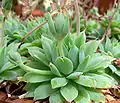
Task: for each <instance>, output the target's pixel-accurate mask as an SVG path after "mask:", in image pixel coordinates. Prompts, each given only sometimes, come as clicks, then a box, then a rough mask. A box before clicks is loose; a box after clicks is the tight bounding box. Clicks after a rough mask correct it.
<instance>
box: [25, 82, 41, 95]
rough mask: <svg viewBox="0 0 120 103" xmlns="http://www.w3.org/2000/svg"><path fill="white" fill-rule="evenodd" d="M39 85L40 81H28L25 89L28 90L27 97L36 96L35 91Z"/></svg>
mask: <svg viewBox="0 0 120 103" xmlns="http://www.w3.org/2000/svg"><path fill="white" fill-rule="evenodd" d="M39 85H40V84H39V83H27V84H26V86H25V90H27V94H26V95H25V97H34V91H35V89H36V88H37V87H38V86H39Z"/></svg>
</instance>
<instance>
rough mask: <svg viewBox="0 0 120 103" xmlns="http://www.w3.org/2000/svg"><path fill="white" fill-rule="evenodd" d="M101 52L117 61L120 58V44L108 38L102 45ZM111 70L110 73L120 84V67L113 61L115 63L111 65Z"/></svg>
mask: <svg viewBox="0 0 120 103" xmlns="http://www.w3.org/2000/svg"><path fill="white" fill-rule="evenodd" d="M100 50H101V51H102V52H105V53H107V54H108V55H110V56H111V57H113V58H114V59H115V60H116V59H119V58H120V42H118V40H117V39H115V38H112V39H109V38H108V37H106V41H105V42H104V43H103V44H101V45H100ZM109 69H110V71H109V72H108V73H109V74H111V75H113V76H114V77H115V78H116V79H117V80H118V82H120V79H119V78H120V67H119V66H117V64H115V63H114V61H113V63H112V64H110V65H109Z"/></svg>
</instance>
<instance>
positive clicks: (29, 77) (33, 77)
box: [24, 72, 52, 83]
mask: <svg viewBox="0 0 120 103" xmlns="http://www.w3.org/2000/svg"><path fill="white" fill-rule="evenodd" d="M51 78H52V77H51V76H46V75H45V76H44V75H40V74H37V73H32V72H28V73H26V74H25V75H24V80H26V81H27V82H29V83H39V82H44V81H49V80H51Z"/></svg>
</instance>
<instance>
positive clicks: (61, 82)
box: [51, 78, 68, 89]
mask: <svg viewBox="0 0 120 103" xmlns="http://www.w3.org/2000/svg"><path fill="white" fill-rule="evenodd" d="M67 83H68V80H67V79H66V78H53V79H52V80H51V85H52V88H53V89H55V88H59V87H63V86H65V85H66V84H67Z"/></svg>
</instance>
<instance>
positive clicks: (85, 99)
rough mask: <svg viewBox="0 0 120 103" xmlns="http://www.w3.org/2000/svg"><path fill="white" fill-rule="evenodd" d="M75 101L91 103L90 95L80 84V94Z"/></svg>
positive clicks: (77, 102)
mask: <svg viewBox="0 0 120 103" xmlns="http://www.w3.org/2000/svg"><path fill="white" fill-rule="evenodd" d="M75 103H90V96H89V94H88V92H87V91H86V90H85V88H83V87H82V86H79V94H78V97H77V98H76V99H75Z"/></svg>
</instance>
